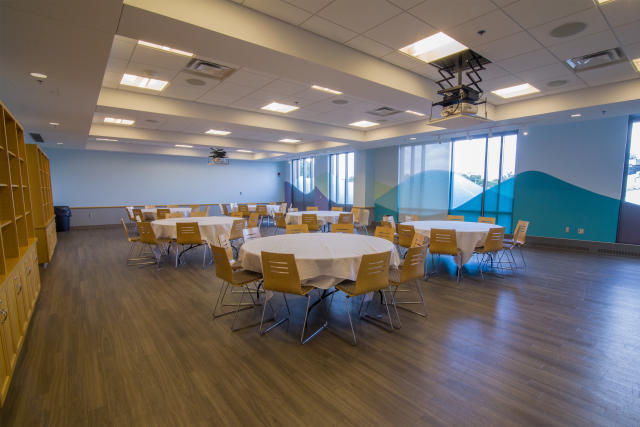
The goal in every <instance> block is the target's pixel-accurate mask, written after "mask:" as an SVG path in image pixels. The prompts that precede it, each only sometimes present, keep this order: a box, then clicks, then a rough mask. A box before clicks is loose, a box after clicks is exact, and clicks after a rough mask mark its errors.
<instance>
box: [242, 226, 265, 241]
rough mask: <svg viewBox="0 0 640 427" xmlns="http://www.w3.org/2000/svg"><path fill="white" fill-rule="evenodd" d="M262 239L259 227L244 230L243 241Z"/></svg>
mask: <svg viewBox="0 0 640 427" xmlns="http://www.w3.org/2000/svg"><path fill="white" fill-rule="evenodd" d="M261 237H262V236H261V235H260V228H259V227H250V228H245V229H243V230H242V240H244V241H245V242H246V241H247V240H255V239H259V238H261Z"/></svg>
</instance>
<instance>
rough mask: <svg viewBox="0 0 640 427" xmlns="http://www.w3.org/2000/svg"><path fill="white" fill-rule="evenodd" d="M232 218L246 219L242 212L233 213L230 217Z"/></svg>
mask: <svg viewBox="0 0 640 427" xmlns="http://www.w3.org/2000/svg"><path fill="white" fill-rule="evenodd" d="M230 216H232V217H234V218H244V217H243V216H242V212H240V211H236V212H231V215H230Z"/></svg>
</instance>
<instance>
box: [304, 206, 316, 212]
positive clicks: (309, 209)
mask: <svg viewBox="0 0 640 427" xmlns="http://www.w3.org/2000/svg"><path fill="white" fill-rule="evenodd" d="M305 210H307V211H317V210H318V207H317V206H307V209H305Z"/></svg>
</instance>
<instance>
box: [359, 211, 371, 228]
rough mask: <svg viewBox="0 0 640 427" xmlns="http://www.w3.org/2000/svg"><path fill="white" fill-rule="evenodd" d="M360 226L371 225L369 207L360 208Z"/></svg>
mask: <svg viewBox="0 0 640 427" xmlns="http://www.w3.org/2000/svg"><path fill="white" fill-rule="evenodd" d="M356 220H357V222H358V225H359V226H367V225H369V209H360V215H358V217H357V218H356Z"/></svg>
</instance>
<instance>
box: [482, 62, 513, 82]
mask: <svg viewBox="0 0 640 427" xmlns="http://www.w3.org/2000/svg"><path fill="white" fill-rule="evenodd" d="M484 68H486V70H483V71H480V77H482V79H483V80H490V79H497V78H498V77H504V76H507V75H509V71H507V70H505V69H504V68H502V67H501V66H499V65H498V64H494V63H491V64H487V65H485V66H484Z"/></svg>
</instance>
